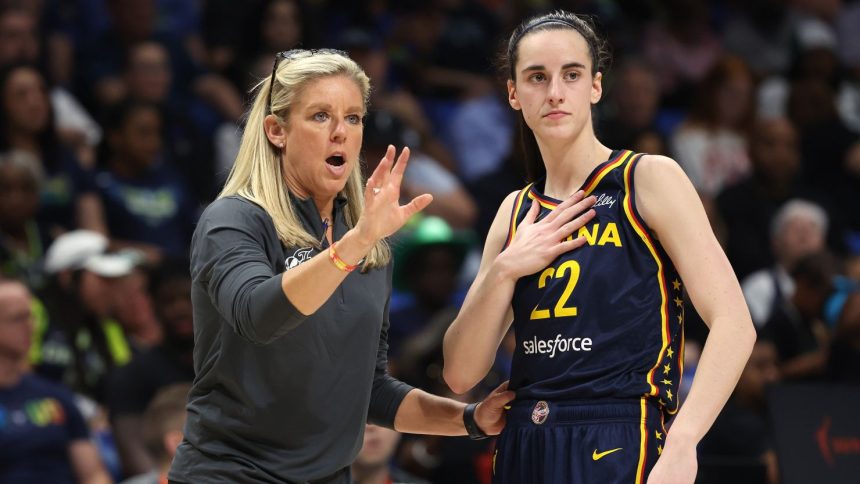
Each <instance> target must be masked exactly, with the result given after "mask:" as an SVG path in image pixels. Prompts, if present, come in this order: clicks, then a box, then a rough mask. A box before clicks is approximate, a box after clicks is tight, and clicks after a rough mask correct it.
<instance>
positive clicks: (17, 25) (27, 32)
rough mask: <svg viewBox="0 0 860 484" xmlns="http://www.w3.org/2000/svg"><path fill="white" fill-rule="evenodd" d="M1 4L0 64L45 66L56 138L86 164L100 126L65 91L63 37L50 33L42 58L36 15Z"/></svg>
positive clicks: (91, 159)
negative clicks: (48, 46)
mask: <svg viewBox="0 0 860 484" xmlns="http://www.w3.org/2000/svg"><path fill="white" fill-rule="evenodd" d="M6 3H12V5H11V6H4V7H0V66H5V65H9V64H14V63H19V62H25V63H28V64H31V65H39V66H45V64H48V65H47V66H45V67H46V68H47V70H48V72H50V74H51V76H50V78H49V80H50V81H51V84H53V85H52V86H51V88H50V101H51V105H52V107H53V110H54V115H55V120H54V122H55V123H56V130H57V135H58V138H59V139H61V140H62V141H63V143H64V144H66V145H67V146H69V147H70V148H72V149H73V151H74V152H75V154H76V155H77V157H78V158H79V159H81V160H83V161H84V162H85V163H87V164H92V163H93V162H94V161H95V147H96V146H97V145H98V143H99V141H100V140H101V136H102V130H101V127H100V126H99V125H98V124H97V123H96V122H95V120H93V118H92V117H91V116H90V115H89V113H87V111H86V110H85V109H84V107H83V106H82V105H81V104H80V103H79V102H78V100H77V99H76V98H75V96H74V95H73V94H72V93H71V92H70V91H69V90H68V88H67V86H68V84H67V82H64V81H68V80H69V77H70V73H69V72H61V71H70V70H71V69H72V68H73V65H72V63H71V62H70V59H67V57H70V56H68V55H61V53H64V52H67V51H69V50H71V49H70V48H69V46H68V44H67V43H66V42H65V39H63V40H59V37H61V36H59V35H57V36H52V38H51V39H50V40H51V43H50V47H52V48H51V52H48V54H50V55H51V56H50V57H47V58H45V57H46V56H45V55H43V52H42V51H43V49H42V41H41V38H42V37H48V36H47V35H46V33H45V32H40V31H39V25H38V19H37V17H36V15H35V14H34V13H33V12H31V11H30V10H27V9H26V8H22V7H21V6H15V5H14V2H6Z"/></svg>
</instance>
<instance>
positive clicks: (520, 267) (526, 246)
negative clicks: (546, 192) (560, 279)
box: [499, 191, 595, 278]
mask: <svg viewBox="0 0 860 484" xmlns="http://www.w3.org/2000/svg"><path fill="white" fill-rule="evenodd" d="M583 195H584V194H583V193H582V191H578V192H576V193H574V194H573V195H571V196H570V197H568V199H567V200H565V201H564V202H562V203H561V204H559V205H558V207H556V208H555V209H554V210H553V211H552V212H551V213H550V214H549V215H547V216H546V217H544V218H542V219H540V220H537V217H538V214H539V213H540V203H538V202H537V200H534V201H532V206H531V209H529V211H528V213H527V214H526V216H525V218H524V219H523V221H522V222H521V223H520V224H519V226H517V232H516V234H515V235H514V239H513V241H511V245H509V246H508V248H507V249H505V251H504V252H502V253H501V255H499V257H510V258H511V260H513V261H516V264H512V267H515V268H516V271H517V273H516V274H514V275H515V276H516V277H518V278H519V277H524V276H528V275H530V274H534V273H535V272H537V271H539V270H541V269H544V268H545V267H546V266H548V265H549V264H550V263H551V262H552V261H553V260H555V259H556V258H557V257H558V256H560V255H561V254H564V253H565V252H569V251H571V250H573V249H576V248H578V247H581V246H582V245H583V244H585V238H584V237H576V238H572V239H571V240H566V239H567V237H568V236H569V235H571V234H572V233H574V232H576V231H577V230H579V228H580V227H582V226H584V225H585V224H587V223H588V222H589V221H590V220H591V219H592V218H594V210H591V209H590V208H591V206H592V205H594V202H595V198H594V197H593V196H590V197H584V196H583Z"/></svg>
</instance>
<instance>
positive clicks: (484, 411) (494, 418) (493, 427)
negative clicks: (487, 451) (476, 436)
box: [475, 382, 516, 435]
mask: <svg viewBox="0 0 860 484" xmlns="http://www.w3.org/2000/svg"><path fill="white" fill-rule="evenodd" d="M514 396H516V394H515V393H514V392H513V391H512V390H508V382H504V383H502V384H501V385H499V386H498V387H496V389H495V390H493V391H492V392H491V393H490V394H489V395H487V397H486V398H484V400H483V401H482V402H481V403H479V404H478V408H476V409H475V423H476V424H478V427H480V428H481V430H483V431H484V433H485V434H487V435H498V434H499V432H501V431H502V429H503V428H505V405H507V404H508V403H510V401H511V400H513V399H514Z"/></svg>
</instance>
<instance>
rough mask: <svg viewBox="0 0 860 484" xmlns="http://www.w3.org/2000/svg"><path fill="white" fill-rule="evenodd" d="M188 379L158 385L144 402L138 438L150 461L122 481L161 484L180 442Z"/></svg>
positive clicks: (188, 387) (129, 483) (165, 480)
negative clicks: (154, 391)
mask: <svg viewBox="0 0 860 484" xmlns="http://www.w3.org/2000/svg"><path fill="white" fill-rule="evenodd" d="M190 390H191V383H190V382H189V383H174V384H172V385H168V386H165V387H164V388H161V389H160V390H159V391H158V392H157V393H156V394H155V395H154V396H153V398H152V401H150V402H149V404H148V405H147V406H146V410H145V411H144V413H143V417H142V419H141V423H142V425H141V426H140V433H139V434H138V436H137V437H138V439H139V440H141V441H142V443H143V444H144V445H145V447H146V450H147V451H148V454H149V456H150V459H151V461H152V465H151V466H150V469H151V470H148V471H141V472H140V473H135V474H137V475H135V477H131V478H129V479H126V480H124V481H122V484H162V483H164V482H167V471H168V470H169V469H170V463H171V462H173V455H174V454H176V448H177V447H178V446H179V443H180V442H182V436H183V433H182V428H183V427H185V402H186V401H187V400H188V392H189V391H190Z"/></svg>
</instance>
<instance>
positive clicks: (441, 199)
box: [362, 110, 477, 228]
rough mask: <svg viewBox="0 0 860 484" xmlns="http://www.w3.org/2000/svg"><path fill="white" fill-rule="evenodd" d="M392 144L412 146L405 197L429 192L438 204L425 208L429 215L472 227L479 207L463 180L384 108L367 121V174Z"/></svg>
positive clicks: (374, 167) (365, 140)
mask: <svg viewBox="0 0 860 484" xmlns="http://www.w3.org/2000/svg"><path fill="white" fill-rule="evenodd" d="M390 145H394V146H409V148H410V150H411V154H410V157H409V166H408V167H407V168H406V173H405V174H404V178H403V185H402V187H401V196H402V197H403V199H404V200H411V199H412V198H414V197H416V196H418V195H420V194H422V193H429V194H431V195H433V200H434V203H432V204H430V206H428V207H427V208H426V209H425V213H426V214H428V215H436V216H438V217H442V218H443V219H445V221H446V222H448V223H449V224H450V225H451V226H452V227H455V228H468V227H471V226H472V224H473V223H474V222H475V218H476V217H477V206H476V205H475V200H474V199H473V198H472V196H471V195H470V194H469V192H467V191H466V189H465V187H464V186H463V184H462V183H461V182H460V180H459V179H458V178H457V177H456V176H455V175H454V174H453V173H451V172H450V171H448V170H447V169H445V168H444V167H443V166H442V165H441V164H440V163H439V162H438V161H437V160H436V159H434V158H432V157H430V156H429V155H427V154H426V153H424V152H423V151H422V149H421V145H420V141H419V137H418V135H417V134H416V133H415V131H413V130H411V129H409V128H408V127H407V126H406V125H405V124H404V123H403V122H402V121H401V120H400V119H399V118H397V117H396V116H395V115H393V114H392V113H389V112H387V111H384V110H376V111H372V112H370V113H369V114H368V115H367V117H366V118H365V122H364V143H363V145H362V147H363V149H364V160H365V161H364V163H365V167H364V170H365V174H366V175H367V176H369V175H370V174H371V173H373V170H374V169H376V166H377V165H378V163H379V160H381V159H382V157H383V156H385V151H386V150H387V149H388V146H390Z"/></svg>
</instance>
